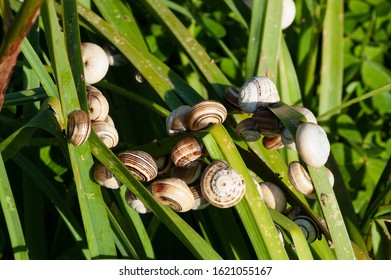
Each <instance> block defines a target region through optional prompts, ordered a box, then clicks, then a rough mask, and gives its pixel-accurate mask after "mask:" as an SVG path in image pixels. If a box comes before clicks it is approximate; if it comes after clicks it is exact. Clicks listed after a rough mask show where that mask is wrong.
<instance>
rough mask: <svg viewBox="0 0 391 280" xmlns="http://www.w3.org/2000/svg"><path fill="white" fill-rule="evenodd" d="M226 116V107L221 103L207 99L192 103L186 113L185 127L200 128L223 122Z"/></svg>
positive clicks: (194, 129)
mask: <svg viewBox="0 0 391 280" xmlns="http://www.w3.org/2000/svg"><path fill="white" fill-rule="evenodd" d="M226 118H227V109H226V108H225V107H224V106H223V104H221V103H219V102H217V101H213V100H207V101H202V102H200V103H197V104H196V105H194V106H193V107H192V108H191V109H190V111H189V113H188V115H187V127H188V128H189V129H190V130H192V131H196V130H200V129H203V128H206V127H207V126H209V125H211V124H219V123H223V122H224V121H225V119H226Z"/></svg>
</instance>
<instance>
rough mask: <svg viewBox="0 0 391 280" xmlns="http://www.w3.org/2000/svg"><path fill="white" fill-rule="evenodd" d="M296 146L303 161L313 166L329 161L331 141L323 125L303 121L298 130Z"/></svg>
mask: <svg viewBox="0 0 391 280" xmlns="http://www.w3.org/2000/svg"><path fill="white" fill-rule="evenodd" d="M296 148H297V152H298V153H299V155H300V157H301V158H302V159H303V161H304V162H305V163H306V164H308V165H309V166H312V167H320V166H322V165H324V164H325V163H326V162H327V159H328V157H329V154H330V142H329V140H328V138H327V134H326V132H325V131H324V129H323V128H322V127H320V126H319V125H317V124H315V123H310V122H307V123H302V124H300V125H299V126H298V128H297V130H296Z"/></svg>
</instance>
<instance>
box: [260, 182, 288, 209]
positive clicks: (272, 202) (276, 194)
mask: <svg viewBox="0 0 391 280" xmlns="http://www.w3.org/2000/svg"><path fill="white" fill-rule="evenodd" d="M257 189H258V192H260V194H261V196H262V198H263V201H264V202H265V204H266V205H267V206H268V207H269V208H272V209H274V210H276V211H278V212H280V213H283V212H284V211H285V208H286V205H287V202H286V197H285V193H284V192H283V191H282V190H281V189H280V188H279V187H278V186H277V185H275V184H273V183H271V182H261V183H259V185H258V187H257Z"/></svg>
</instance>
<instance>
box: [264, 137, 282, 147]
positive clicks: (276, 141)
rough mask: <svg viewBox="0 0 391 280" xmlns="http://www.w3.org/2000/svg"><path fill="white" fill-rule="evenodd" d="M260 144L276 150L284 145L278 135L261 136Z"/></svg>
mask: <svg viewBox="0 0 391 280" xmlns="http://www.w3.org/2000/svg"><path fill="white" fill-rule="evenodd" d="M262 144H263V146H264V147H265V148H266V149H268V150H278V149H281V148H283V147H284V144H283V143H282V141H281V136H280V135H277V136H274V137H263V138H262Z"/></svg>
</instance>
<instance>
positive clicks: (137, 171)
mask: <svg viewBox="0 0 391 280" xmlns="http://www.w3.org/2000/svg"><path fill="white" fill-rule="evenodd" d="M118 158H119V160H120V161H121V162H122V163H123V164H124V165H125V166H126V168H127V169H128V170H129V172H130V173H131V174H132V175H133V176H134V177H135V178H136V179H137V180H139V181H141V182H149V181H151V180H153V179H155V178H156V176H157V172H158V168H157V165H156V162H155V160H154V159H153V158H152V156H151V155H150V154H148V153H147V152H144V151H124V152H121V153H119V154H118Z"/></svg>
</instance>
